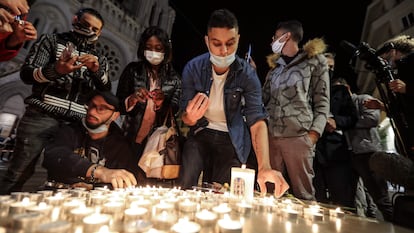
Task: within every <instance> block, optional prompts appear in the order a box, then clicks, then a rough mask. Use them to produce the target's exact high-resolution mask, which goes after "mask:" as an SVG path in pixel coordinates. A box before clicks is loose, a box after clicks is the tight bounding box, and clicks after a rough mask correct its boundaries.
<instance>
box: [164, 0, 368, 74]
mask: <svg viewBox="0 0 414 233" xmlns="http://www.w3.org/2000/svg"><path fill="white" fill-rule="evenodd" d="M370 2H371V0H339V1H326V0H313V1H306V0H305V1H304V0H300V1H295V0H287V1H286V0H285V1H269V0H266V1H264V0H262V1H260V0H256V1H246V0H237V1H236V0H220V1H219V0H204V1H200V0H195V1H184V0H170V5H171V6H172V7H173V8H174V9H175V11H176V20H175V23H174V26H173V31H172V35H171V39H172V45H173V52H174V53H173V60H174V65H175V68H176V69H177V71H179V72H181V71H182V68H183V67H184V65H185V63H186V62H187V61H189V60H190V59H191V58H193V57H195V56H197V55H199V54H201V53H204V52H206V51H207V48H206V46H205V44H204V38H203V37H204V35H205V33H206V25H207V21H208V18H209V16H210V14H211V12H212V11H214V10H215V9H219V8H227V9H229V10H231V11H232V12H234V13H235V15H236V17H237V18H238V20H239V27H240V35H241V36H240V43H239V49H238V52H237V53H238V55H240V56H244V54H245V53H246V51H247V49H248V45H249V43H250V44H251V46H252V57H253V59H254V60H255V62H256V64H257V66H258V68H257V70H258V74H259V77H260V79H262V81H263V79H264V76H265V74H266V72H267V71H268V66H267V63H266V58H265V57H266V56H267V55H268V54H270V53H271V52H272V51H271V48H270V43H271V38H272V36H273V35H274V32H275V27H276V25H277V23H278V22H279V21H284V20H290V19H296V20H299V21H301V22H302V24H303V27H304V39H303V41H302V44H303V43H304V42H306V41H308V40H309V39H312V38H315V37H323V38H324V39H325V41H326V43H327V44H328V51H333V52H335V53H336V54H337V56H336V71H335V72H336V73H337V74H338V75H341V76H352V75H353V73H352V69H351V68H350V65H349V62H350V58H351V56H350V55H349V54H347V53H346V52H345V51H343V49H342V48H341V47H340V46H339V43H340V41H341V40H347V41H349V42H351V43H353V44H355V45H358V44H359V42H360V40H361V33H362V27H363V22H364V18H365V12H366V8H367V6H368V4H369V3H370ZM324 9H329V10H324ZM345 78H347V79H352V78H353V77H345ZM349 81H351V82H352V80H349Z"/></svg>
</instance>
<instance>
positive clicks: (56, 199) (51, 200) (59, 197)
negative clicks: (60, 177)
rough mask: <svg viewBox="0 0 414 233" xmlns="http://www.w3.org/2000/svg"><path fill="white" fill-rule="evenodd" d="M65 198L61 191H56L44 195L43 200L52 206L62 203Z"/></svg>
mask: <svg viewBox="0 0 414 233" xmlns="http://www.w3.org/2000/svg"><path fill="white" fill-rule="evenodd" d="M64 200H65V198H64V196H63V194H62V193H57V194H56V195H54V196H50V197H46V198H45V202H46V203H47V204H49V205H52V206H60V205H62V203H63V201H64Z"/></svg>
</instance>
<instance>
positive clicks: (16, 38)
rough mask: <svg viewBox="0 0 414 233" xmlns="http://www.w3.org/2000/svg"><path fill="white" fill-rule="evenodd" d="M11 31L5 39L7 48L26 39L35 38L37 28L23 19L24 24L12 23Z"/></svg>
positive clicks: (13, 46) (17, 44)
mask: <svg viewBox="0 0 414 233" xmlns="http://www.w3.org/2000/svg"><path fill="white" fill-rule="evenodd" d="M12 27H13V33H12V34H11V35H10V37H9V38H8V39H7V44H6V46H7V48H10V49H12V48H15V47H17V46H19V45H21V44H23V43H24V42H25V41H27V40H36V39H37V30H36V28H35V27H34V26H33V24H32V23H30V22H27V21H25V22H24V24H20V23H18V22H14V23H12Z"/></svg>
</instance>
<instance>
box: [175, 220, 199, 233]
mask: <svg viewBox="0 0 414 233" xmlns="http://www.w3.org/2000/svg"><path fill="white" fill-rule="evenodd" d="M200 230H201V227H200V225H199V224H198V223H195V222H191V221H188V219H186V218H181V219H179V220H178V223H176V224H174V225H173V226H172V227H171V231H172V232H174V233H198V232H199V231H200Z"/></svg>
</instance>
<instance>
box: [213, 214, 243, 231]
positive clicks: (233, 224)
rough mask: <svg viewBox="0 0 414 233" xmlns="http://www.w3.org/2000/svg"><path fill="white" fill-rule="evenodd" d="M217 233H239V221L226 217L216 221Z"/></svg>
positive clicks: (240, 225) (240, 226)
mask: <svg viewBox="0 0 414 233" xmlns="http://www.w3.org/2000/svg"><path fill="white" fill-rule="evenodd" d="M217 224H218V226H219V233H241V232H242V230H243V225H242V224H241V222H240V221H237V220H232V219H230V217H229V216H228V215H225V217H224V218H223V219H220V220H218V222H217Z"/></svg>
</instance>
